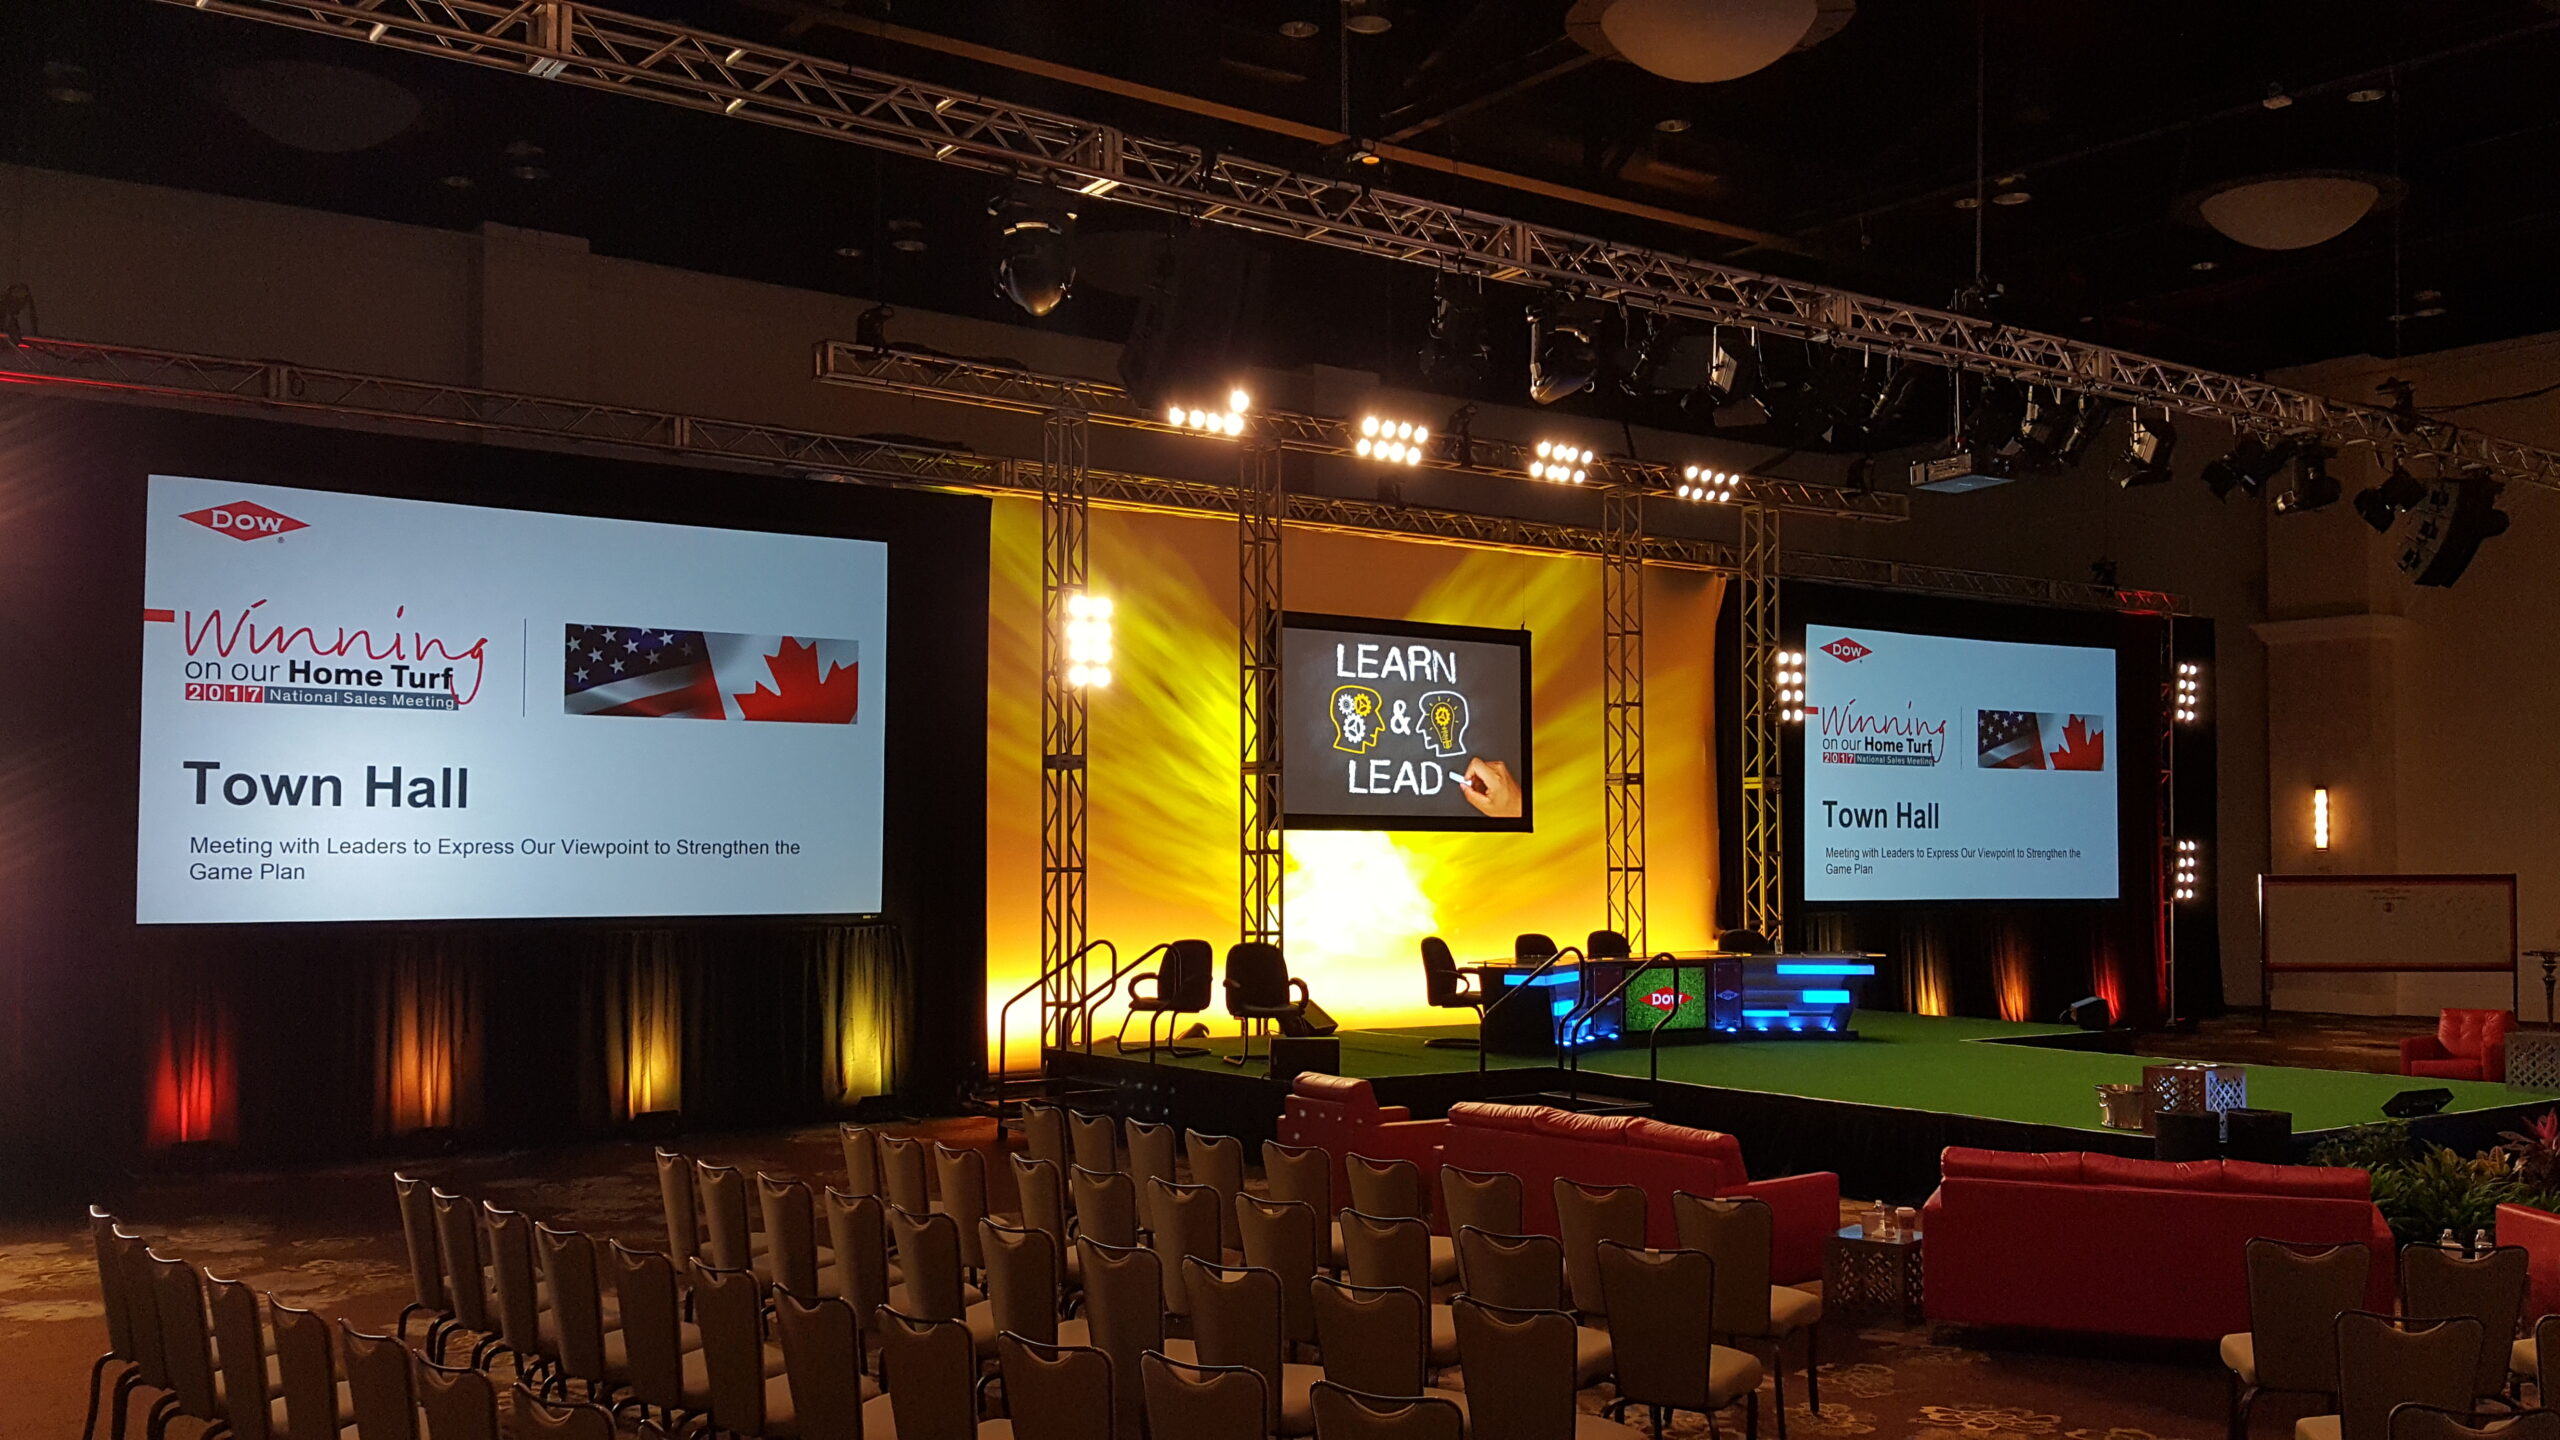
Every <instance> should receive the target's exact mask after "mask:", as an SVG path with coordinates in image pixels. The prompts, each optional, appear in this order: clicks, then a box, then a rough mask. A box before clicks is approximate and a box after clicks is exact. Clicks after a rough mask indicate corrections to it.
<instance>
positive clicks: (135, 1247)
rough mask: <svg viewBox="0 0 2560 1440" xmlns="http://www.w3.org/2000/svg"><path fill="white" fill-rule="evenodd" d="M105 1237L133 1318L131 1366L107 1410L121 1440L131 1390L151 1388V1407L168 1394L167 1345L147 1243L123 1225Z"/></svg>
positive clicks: (118, 1280)
mask: <svg viewBox="0 0 2560 1440" xmlns="http://www.w3.org/2000/svg"><path fill="white" fill-rule="evenodd" d="M107 1240H108V1250H109V1253H110V1255H111V1256H112V1269H113V1273H114V1283H115V1284H116V1286H117V1287H118V1288H119V1289H121V1290H122V1291H123V1292H124V1303H125V1310H126V1313H127V1314H129V1315H130V1316H131V1317H132V1320H133V1368H132V1369H130V1370H128V1371H126V1372H125V1373H124V1375H123V1376H122V1377H121V1378H120V1379H118V1380H117V1381H116V1389H115V1397H114V1409H113V1410H112V1411H111V1412H110V1420H111V1422H112V1429H111V1433H112V1434H113V1435H114V1437H115V1440H124V1433H125V1415H126V1410H127V1406H128V1405H129V1403H130V1402H131V1400H132V1398H133V1394H134V1392H135V1391H137V1390H139V1391H148V1392H150V1398H151V1408H153V1409H157V1408H158V1407H159V1406H160V1404H161V1403H162V1402H163V1401H164V1400H168V1399H169V1398H170V1397H171V1393H172V1392H171V1387H170V1383H169V1349H168V1343H167V1341H165V1340H164V1339H163V1338H162V1337H161V1331H160V1302H159V1299H158V1298H157V1296H156V1294H155V1292H156V1291H157V1290H158V1288H159V1286H158V1284H157V1282H156V1281H155V1280H154V1279H153V1274H154V1270H155V1268H156V1267H154V1266H153V1264H152V1260H151V1247H150V1244H149V1242H147V1241H145V1240H144V1239H143V1238H142V1237H141V1236H139V1235H136V1234H134V1233H132V1232H131V1231H129V1230H126V1229H124V1228H123V1227H121V1226H118V1227H115V1228H113V1229H112V1230H110V1231H109V1232H108V1237H107ZM145 1414H146V1416H147V1415H148V1411H146V1412H145Z"/></svg>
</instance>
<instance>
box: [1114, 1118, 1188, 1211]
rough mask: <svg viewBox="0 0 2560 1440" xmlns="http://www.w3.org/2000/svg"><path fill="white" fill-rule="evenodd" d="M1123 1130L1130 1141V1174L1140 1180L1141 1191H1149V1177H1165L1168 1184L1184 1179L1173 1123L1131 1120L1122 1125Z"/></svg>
mask: <svg viewBox="0 0 2560 1440" xmlns="http://www.w3.org/2000/svg"><path fill="white" fill-rule="evenodd" d="M1120 1133H1121V1134H1122V1135H1123V1136H1124V1137H1126V1138H1127V1140H1128V1142H1129V1178H1130V1179H1132V1180H1135V1181H1137V1182H1138V1193H1139V1194H1141V1195H1143V1194H1145V1193H1146V1191H1147V1182H1148V1181H1150V1180H1162V1181H1163V1182H1164V1183H1166V1184H1167V1185H1176V1184H1180V1183H1181V1181H1182V1176H1181V1174H1180V1173H1179V1172H1178V1171H1177V1170H1176V1169H1175V1162H1174V1139H1175V1137H1174V1133H1173V1127H1172V1126H1170V1125H1156V1124H1151V1123H1149V1122H1147V1121H1144V1120H1130V1121H1126V1122H1124V1123H1123V1124H1122V1125H1121V1127H1120Z"/></svg>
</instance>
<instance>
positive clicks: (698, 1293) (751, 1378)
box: [686, 1260, 764, 1435]
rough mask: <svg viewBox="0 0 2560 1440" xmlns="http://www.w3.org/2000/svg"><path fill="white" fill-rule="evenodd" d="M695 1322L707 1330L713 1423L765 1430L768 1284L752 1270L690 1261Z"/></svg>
mask: <svg viewBox="0 0 2560 1440" xmlns="http://www.w3.org/2000/svg"><path fill="white" fill-rule="evenodd" d="M686 1269H687V1270H688V1271H689V1272H690V1274H691V1276H692V1282H693V1324H694V1329H695V1331H696V1333H698V1334H700V1335H701V1336H702V1364H703V1371H704V1374H705V1377H706V1378H707V1379H708V1380H709V1382H710V1391H711V1411H710V1414H711V1425H712V1428H713V1429H715V1430H726V1431H728V1432H729V1433H730V1434H732V1435H761V1434H763V1433H764V1333H763V1317H764V1287H763V1286H762V1285H759V1284H757V1283H756V1277H755V1272H754V1271H751V1270H728V1269H723V1268H721V1267H719V1266H716V1265H705V1264H703V1263H702V1262H701V1261H700V1260H694V1261H691V1262H689V1263H688V1264H687V1266H686Z"/></svg>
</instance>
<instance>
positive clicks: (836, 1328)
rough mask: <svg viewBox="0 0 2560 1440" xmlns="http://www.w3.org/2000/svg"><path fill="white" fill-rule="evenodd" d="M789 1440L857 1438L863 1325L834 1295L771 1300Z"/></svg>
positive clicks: (783, 1296) (787, 1294) (784, 1296)
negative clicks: (787, 1395)
mask: <svg viewBox="0 0 2560 1440" xmlns="http://www.w3.org/2000/svg"><path fill="white" fill-rule="evenodd" d="M773 1328H774V1331H775V1333H776V1336H777V1338H779V1339H780V1340H781V1341H782V1370H783V1373H784V1374H785V1375H788V1376H789V1377H791V1378H790V1384H791V1409H792V1414H793V1422H792V1435H793V1437H794V1440H862V1322H861V1320H860V1319H859V1318H857V1317H856V1316H855V1315H854V1313H853V1307H852V1306H851V1305H848V1304H846V1303H845V1302H844V1301H843V1300H841V1299H838V1298H837V1297H835V1296H833V1295H816V1296H800V1295H794V1294H792V1293H790V1292H789V1291H787V1290H786V1291H782V1292H780V1293H778V1294H776V1295H775V1296H774V1297H773Z"/></svg>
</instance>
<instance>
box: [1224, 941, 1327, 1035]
mask: <svg viewBox="0 0 2560 1440" xmlns="http://www.w3.org/2000/svg"><path fill="white" fill-rule="evenodd" d="M1227 1014H1228V1016H1229V1017H1230V1018H1232V1019H1234V1020H1235V1021H1236V1022H1237V1025H1238V1027H1239V1028H1240V1029H1241V1030H1242V1031H1243V1032H1244V1048H1243V1049H1242V1050H1241V1051H1240V1052H1239V1053H1237V1054H1234V1055H1229V1056H1226V1057H1225V1059H1226V1062H1227V1063H1228V1064H1230V1065H1247V1064H1251V1063H1252V1061H1253V1039H1254V1036H1255V1035H1256V1034H1268V1033H1269V1032H1270V1029H1271V1027H1272V1026H1273V1025H1274V1024H1277V1023H1280V1022H1283V1021H1298V1020H1303V1019H1305V1018H1306V1014H1307V982H1306V981H1304V980H1300V979H1297V978H1295V977H1293V976H1291V975H1290V973H1289V962H1288V961H1287V960H1285V959H1283V958H1281V955H1280V947H1279V946H1277V945H1274V944H1271V943H1270V942H1268V941H1264V940H1248V941H1245V942H1244V943H1243V944H1241V945H1236V946H1232V947H1230V948H1229V949H1228V951H1227ZM1264 1063H1266V1064H1268V1063H1269V1060H1268V1057H1267V1056H1266V1057H1265V1062H1264Z"/></svg>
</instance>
